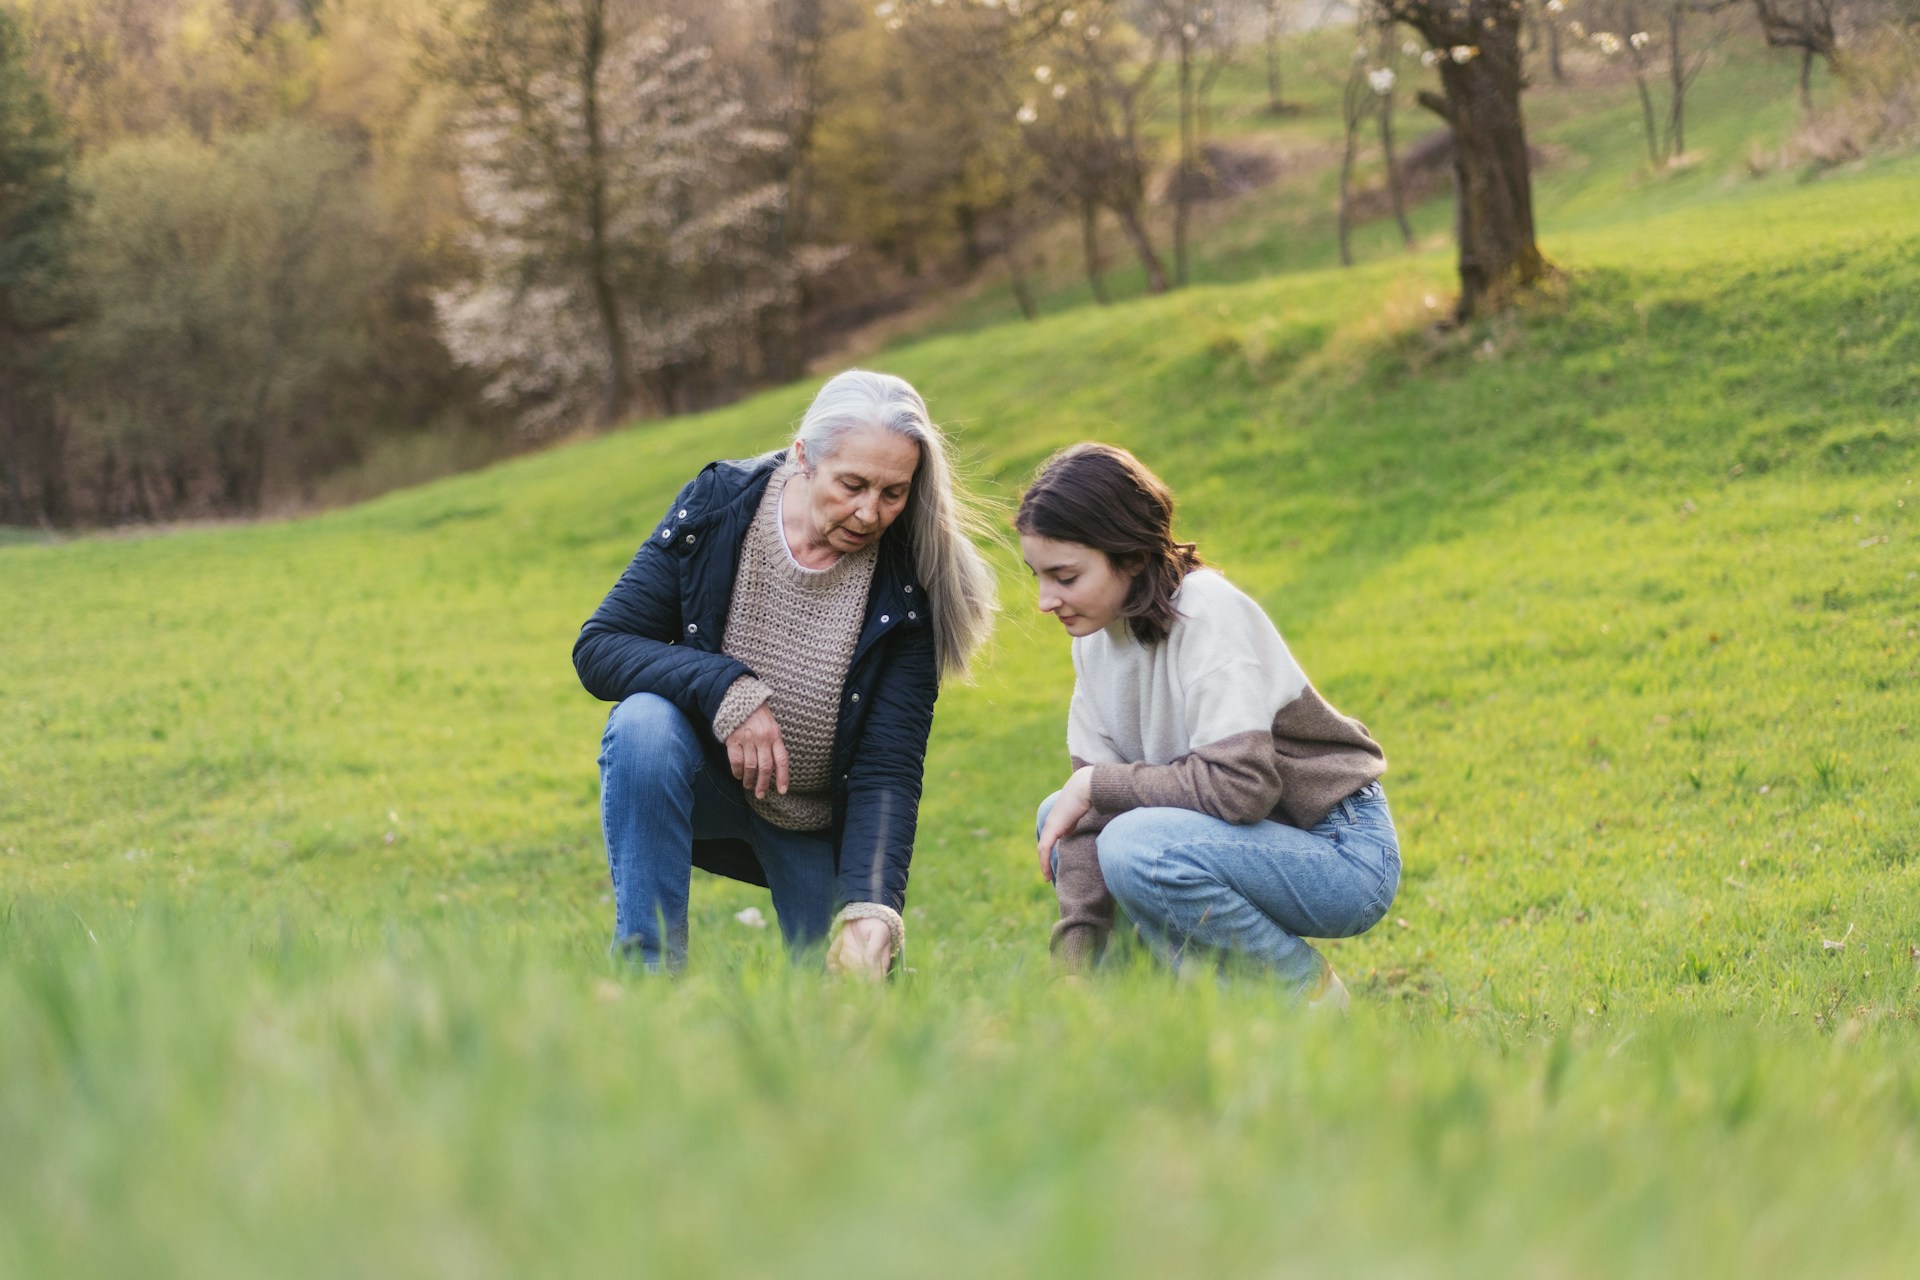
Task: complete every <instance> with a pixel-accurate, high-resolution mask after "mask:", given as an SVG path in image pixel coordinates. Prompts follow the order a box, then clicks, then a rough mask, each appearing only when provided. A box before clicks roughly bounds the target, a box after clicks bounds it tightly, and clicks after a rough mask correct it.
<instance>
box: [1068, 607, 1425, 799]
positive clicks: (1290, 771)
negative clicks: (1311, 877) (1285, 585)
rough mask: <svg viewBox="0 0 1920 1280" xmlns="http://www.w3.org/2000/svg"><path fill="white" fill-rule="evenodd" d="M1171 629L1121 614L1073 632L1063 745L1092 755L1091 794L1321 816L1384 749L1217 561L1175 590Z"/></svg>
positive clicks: (1381, 761) (1088, 761) (1371, 768)
mask: <svg viewBox="0 0 1920 1280" xmlns="http://www.w3.org/2000/svg"><path fill="white" fill-rule="evenodd" d="M1174 604H1175V606H1176V608H1177V609H1178V610H1179V614H1180V616H1179V618H1178V619H1177V620H1176V621H1175V622H1174V624H1173V628H1172V630H1171V632H1170V633H1169V634H1168V636H1167V638H1166V640H1165V641H1164V642H1162V643H1160V644H1156V645H1143V644H1141V643H1140V642H1139V641H1138V640H1136V639H1135V638H1134V637H1133V634H1132V632H1130V631H1129V630H1128V629H1127V625H1126V623H1125V621H1124V620H1121V621H1116V622H1115V623H1114V624H1113V625H1112V626H1109V627H1107V628H1106V629H1104V630H1102V631H1097V632H1095V633H1094V634H1092V635H1088V636H1081V637H1078V638H1077V639H1075V640H1074V642H1073V671H1074V686H1073V700H1072V703H1071V704H1070V706H1069V709H1068V713H1067V751H1068V753H1069V754H1070V755H1071V756H1072V757H1073V759H1074V763H1075V765H1076V766H1079V765H1092V766H1093V767H1094V769H1093V807H1094V809H1095V811H1096V812H1097V813H1100V814H1105V815H1112V814H1115V813H1121V812H1124V811H1126V810H1128V809H1138V808H1155V807H1165V808H1177V809H1193V810H1197V811H1199V812H1201V813H1209V814H1212V815H1213V816H1214V817H1217V818H1223V819H1225V820H1226V821H1228V822H1236V823H1250V822H1258V821H1261V820H1262V819H1265V818H1272V819H1273V820H1275V821H1277V822H1287V823H1290V824H1292V825H1293V826H1296V827H1311V826H1314V825H1315V824H1316V823H1318V822H1319V821H1320V820H1321V819H1322V818H1324V817H1326V816H1327V814H1328V813H1329V812H1330V811H1331V810H1332V809H1333V807H1334V806H1335V805H1336V804H1338V803H1340V801H1341V800H1343V799H1345V798H1346V797H1347V796H1349V795H1351V794H1353V792H1355V791H1357V790H1359V789H1360V788H1361V787H1363V786H1365V785H1366V784H1367V783H1369V782H1372V781H1373V780H1374V779H1376V778H1378V777H1379V776H1380V775H1381V774H1383V773H1384V772H1386V767H1387V762H1386V756H1385V753H1383V752H1382V751H1381V749H1380V747H1379V745H1378V744H1377V743H1375V742H1374V740H1373V739H1372V738H1371V737H1370V736H1368V734H1367V730H1366V726H1364V725H1362V724H1361V723H1360V722H1359V721H1358V720H1354V719H1351V718H1349V717H1347V716H1343V715H1341V714H1340V713H1339V712H1338V711H1335V710H1334V709H1333V708H1332V707H1331V706H1329V705H1328V704H1327V702H1326V700H1325V699H1324V698H1322V697H1321V696H1320V694H1319V692H1318V691H1317V690H1315V689H1314V687H1313V685H1312V683H1311V682H1310V681H1309V680H1308V679H1307V675H1306V672H1304V671H1302V670H1301V669H1300V664H1299V663H1297V662H1295V661H1294V659H1293V654H1292V653H1291V652H1289V651H1288V649H1287V644H1286V641H1284V640H1282V639H1281V638H1280V633H1279V631H1278V630H1276V629H1275V628H1274V625H1273V623H1272V621H1271V620H1269V619H1268V617H1267V615H1266V612H1265V611H1264V610H1262V609H1261V608H1260V606H1259V605H1258V604H1257V603H1255V602H1254V601H1253V600H1252V599H1251V598H1249V597H1248V596H1247V595H1246V594H1244V593H1243V592H1241V591H1240V590H1239V589H1238V588H1237V587H1235V586H1234V585H1233V584H1232V583H1230V582H1228V581H1227V580H1226V579H1225V578H1223V577H1221V576H1220V575H1219V574H1218V573H1215V572H1214V571H1212V570H1210V569H1196V570H1194V571H1193V572H1192V573H1189V574H1188V575H1187V577H1186V580H1185V581H1184V582H1183V583H1182V584H1181V586H1180V590H1179V591H1178V592H1177V593H1176V595H1175V597H1174Z"/></svg>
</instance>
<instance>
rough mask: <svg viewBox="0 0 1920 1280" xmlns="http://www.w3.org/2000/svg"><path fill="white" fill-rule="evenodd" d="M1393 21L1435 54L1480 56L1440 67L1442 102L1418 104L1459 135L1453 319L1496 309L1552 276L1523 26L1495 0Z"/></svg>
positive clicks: (1418, 10)
mask: <svg viewBox="0 0 1920 1280" xmlns="http://www.w3.org/2000/svg"><path fill="white" fill-rule="evenodd" d="M1395 15H1396V16H1397V17H1400V18H1401V19H1402V20H1403V21H1405V22H1407V23H1409V24H1410V25H1412V26H1413V27H1414V28H1415V29H1417V30H1418V31H1419V32H1420V33H1421V34H1422V35H1423V36H1425V37H1426V39H1427V43H1428V44H1430V45H1431V46H1433V47H1434V48H1435V49H1440V50H1447V49H1451V48H1455V47H1458V46H1467V47H1473V48H1477V49H1478V50H1479V52H1478V53H1477V54H1475V55H1473V56H1471V57H1469V58H1468V60H1467V61H1465V62H1456V61H1455V60H1454V59H1453V58H1451V57H1447V58H1443V59H1441V61H1440V64H1439V68H1440V83H1441V86H1442V88H1444V89H1445V91H1446V96H1445V97H1444V98H1442V97H1439V96H1436V95H1435V94H1432V93H1430V92H1425V91H1423V92H1422V93H1421V94H1420V103H1421V105H1422V106H1425V107H1426V108H1428V109H1429V110H1431V111H1433V112H1435V113H1436V114H1438V115H1439V116H1440V117H1441V118H1442V119H1444V120H1445V121H1446V122H1447V123H1448V125H1449V126H1451V128H1452V130H1453V171H1454V186H1455V192H1456V194H1455V199H1456V201H1457V207H1456V210H1455V224H1456V226H1457V227H1458V229H1459V238H1460V264H1459V269H1460V300H1459V302H1458V303H1457V304H1456V305H1455V308H1454V318H1455V319H1456V320H1465V319H1467V318H1468V317H1469V316H1472V315H1475V314H1477V313H1479V312H1481V311H1484V310H1488V309H1497V308H1499V307H1500V306H1502V305H1503V304H1504V303H1505V302H1506V300H1507V299H1508V298H1509V297H1510V296H1511V295H1512V293H1513V292H1514V290H1516V289H1518V288H1520V287H1522V286H1525V285H1528V284H1531V283H1533V282H1534V281H1536V280H1538V279H1540V278H1541V277H1542V276H1544V275H1545V274H1546V273H1547V270H1548V267H1547V261H1546V259H1545V258H1544V257H1542V256H1541V253H1540V248H1539V245H1538V244H1537V243H1536V241H1535V239H1534V229H1533V180H1532V175H1531V172H1530V169H1529V161H1528V157H1527V131H1526V123H1525V121H1524V120H1523V119H1522V117H1521V112H1520V90H1521V88H1522V87H1523V84H1524V82H1523V80H1522V77H1521V74H1520V20H1519V16H1518V13H1517V10H1516V8H1514V7H1510V6H1509V5H1507V4H1504V3H1497V2H1496V0H1469V3H1468V4H1467V5H1465V6H1463V7H1462V8H1459V9H1455V8H1452V7H1451V6H1448V5H1445V4H1444V3H1433V2H1431V0H1421V2H1420V3H1417V4H1414V3H1408V4H1403V5H1401V6H1399V7H1397V8H1396V11H1395Z"/></svg>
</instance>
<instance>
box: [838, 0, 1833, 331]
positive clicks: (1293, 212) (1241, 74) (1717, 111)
mask: <svg viewBox="0 0 1920 1280" xmlns="http://www.w3.org/2000/svg"><path fill="white" fill-rule="evenodd" d="M1732 20H1733V21H1734V22H1735V24H1736V25H1738V24H1740V23H1743V22H1744V21H1746V19H1745V17H1744V15H1741V14H1735V15H1734V16H1733V19H1732ZM1352 49H1353V35H1352V32H1351V31H1350V30H1348V29H1346V28H1332V29H1326V30H1322V31H1318V32H1315V33H1312V34H1310V35H1306V36H1303V37H1299V38H1298V39H1297V40H1295V41H1294V42H1293V43H1292V45H1291V47H1290V50H1289V53H1288V55H1287V57H1286V58H1285V60H1284V63H1283V65H1284V67H1285V86H1286V89H1285V92H1286V98H1287V101H1288V103H1289V104H1290V106H1292V107H1293V108H1294V109H1293V110H1292V111H1291V112H1289V113H1288V114H1285V115H1281V116H1275V115H1273V114H1271V113H1270V112H1269V111H1268V110H1267V99H1266V82H1265V76H1264V71H1262V70H1259V69H1257V68H1256V67H1255V66H1253V65H1251V64H1250V65H1249V66H1247V67H1244V68H1235V69H1232V70H1230V71H1229V72H1228V73H1227V74H1225V75H1223V76H1222V77H1221V79H1220V81H1219V83H1218V85H1217V86H1216V88H1215V91H1214V102H1215V111H1214V113H1213V115H1214V120H1213V127H1212V129H1211V132H1210V136H1211V138H1212V139H1213V141H1214V142H1216V143H1218V144H1221V145H1224V146H1226V147H1228V148H1231V149H1233V150H1235V151H1238V152H1258V153H1264V154H1266V155H1268V156H1270V157H1272V158H1273V160H1274V163H1275V167H1276V176H1275V178H1274V180H1273V182H1272V183H1270V184H1269V185H1267V186H1265V187H1262V188H1261V189H1259V190H1257V191H1254V192H1251V193H1248V194H1243V195H1239V196H1236V197H1233V198H1231V199H1227V200H1222V201H1218V202H1212V203H1203V204H1200V205H1198V206H1196V210H1195V223H1194V232H1193V237H1194V243H1193V249H1192V254H1193V256H1192V277H1193V279H1194V280H1195V281H1198V282H1201V283H1209V284H1218V283H1235V282H1240V281H1245V280H1252V279H1257V278H1260V277H1264V276H1267V275H1272V274H1276V273H1279V272H1289V271H1309V270H1318V269H1322V268H1328V267H1333V266H1335V265H1337V264H1338V263H1339V261H1340V256H1339V220H1338V209H1339V163H1340V151H1341V146H1342V141H1343V139H1342V123H1341V117H1340V112H1341V106H1340V99H1341V93H1342V87H1343V85H1344V82H1345V79H1346V76H1347V73H1348V68H1349V67H1350V66H1351V55H1352ZM1566 69H1567V79H1566V80H1565V81H1563V82H1555V81H1554V80H1553V79H1552V78H1551V77H1550V76H1549V75H1548V73H1547V70H1546V67H1545V65H1544V61H1542V62H1541V64H1540V65H1539V66H1537V67H1536V68H1535V69H1534V72H1533V81H1534V83H1533V85H1532V87H1531V88H1530V89H1529V90H1528V92H1527V93H1526V95H1525V97H1524V100H1523V105H1524V110H1525V113H1526V118H1527V130H1528V137H1529V139H1530V140H1531V141H1532V143H1533V145H1534V147H1535V149H1536V151H1537V153H1538V157H1537V164H1536V168H1535V172H1534V174H1533V186H1534V204H1535V210H1536V214H1537V220H1538V225H1539V226H1540V228H1541V234H1542V236H1543V242H1544V246H1545V248H1546V250H1547V252H1548V253H1549V254H1550V255H1551V254H1557V253H1559V252H1561V251H1562V248H1563V242H1562V239H1561V237H1563V236H1564V235H1566V234H1567V233H1569V232H1577V231H1583V230H1589V229H1593V228H1595V227H1601V226H1606V225H1609V224H1613V223H1617V222H1620V221H1622V220H1626V221H1629V222H1637V221H1639V220H1641V219H1644V218H1646V217H1648V216H1649V215H1652V214H1656V213H1662V212H1669V211H1673V210H1678V209H1682V208H1688V207H1701V206H1706V205H1719V206H1725V207H1726V210H1725V216H1729V217H1738V216H1740V214H1739V213H1738V208H1739V207H1740V206H1741V204H1742V203H1743V202H1744V201H1745V200H1747V199H1749V198H1751V197H1756V196H1757V197H1766V196H1771V195H1774V194H1777V193H1779V192H1780V191H1782V190H1783V189H1786V188H1790V187H1791V186H1792V185H1794V184H1795V183H1796V182H1799V181H1802V180H1804V177H1805V174H1804V172H1803V171H1802V170H1800V169H1799V168H1797V167H1796V166H1792V165H1783V164H1781V163H1780V158H1781V153H1782V150H1783V148H1782V143H1783V141H1784V140H1785V139H1787V138H1788V137H1790V136H1791V135H1792V133H1793V130H1794V128H1795V125H1796V123H1797V121H1798V112H1799V105H1798V102H1797V100H1796V97H1795V94H1796V89H1795V82H1794V78H1795V75H1796V69H1795V65H1794V62H1793V59H1792V57H1791V56H1790V55H1789V54H1788V53H1786V52H1784V51H1782V50H1777V49H1768V48H1766V47H1765V46H1764V44H1763V42H1762V41H1761V39H1760V37H1759V35H1758V33H1757V32H1753V31H1746V30H1744V29H1743V30H1742V31H1741V32H1740V34H1738V35H1736V36H1734V37H1733V38H1731V39H1729V40H1727V41H1726V42H1725V43H1723V44H1722V45H1720V46H1719V47H1718V48H1717V49H1716V50H1715V51H1714V52H1713V54H1712V55H1711V56H1710V57H1709V59H1708V62H1707V65H1706V68H1705V69H1704V70H1703V71H1702V72H1701V74H1700V77H1699V80H1698V81H1697V83H1696V84H1695V85H1694V87H1693V89H1692V91H1691V92H1690V93H1689V94H1688V97H1687V122H1688V123H1687V131H1686V136H1687V154H1686V156H1685V157H1684V158H1683V162H1682V163H1681V164H1678V165H1676V166H1674V167H1672V168H1670V169H1666V170H1660V171H1655V170H1654V169H1653V168H1652V167H1651V166H1650V165H1649V164H1648V160H1647V152H1646V142H1645V140H1644V133H1643V127H1642V124H1641V111H1640V101H1639V97H1638V95H1637V94H1636V92H1635V89H1634V85H1633V81H1632V79H1631V78H1630V77H1629V76H1628V74H1627V73H1626V68H1625V67H1624V66H1622V65H1620V64H1619V63H1617V62H1614V63H1609V62H1608V61H1607V60H1605V59H1603V58H1601V57H1600V56H1599V55H1598V54H1595V53H1592V52H1590V51H1576V50H1573V49H1572V46H1571V45H1570V46H1569V53H1568V55H1567V58H1566ZM1400 75H1401V77H1402V82H1401V87H1400V92H1399V95H1398V97H1397V98H1396V103H1397V106H1396V110H1395V116H1394V118H1395V121H1396V124H1395V131H1396V136H1397V137H1398V139H1399V142H1398V145H1399V146H1400V147H1401V148H1402V149H1403V150H1404V149H1405V148H1407V147H1409V146H1410V145H1412V144H1414V143H1416V142H1417V141H1418V140H1419V139H1421V138H1422V137H1423V136H1425V135H1427V134H1429V133H1432V132H1435V131H1437V130H1438V128H1439V127H1440V126H1439V122H1438V121H1437V119H1436V118H1435V117H1434V116H1432V115H1431V114H1430V113H1428V112H1427V111H1425V110H1424V109H1422V108H1420V107H1418V106H1416V105H1415V104H1414V102H1413V91H1414V90H1415V89H1417V88H1420V87H1423V86H1424V87H1429V88H1433V89H1436V90H1437V89H1438V80H1437V76H1436V74H1435V73H1434V72H1431V71H1423V70H1422V69H1421V68H1420V67H1419V66H1418V64H1417V62H1416V61H1415V60H1412V59H1403V61H1402V65H1401V67H1400ZM1815 85H1816V93H1817V98H1816V101H1817V102H1818V103H1820V104H1822V105H1826V104H1830V103H1832V102H1833V101H1834V100H1835V98H1836V96H1837V94H1838V92H1839V89H1838V87H1837V86H1835V85H1834V84H1832V83H1831V82H1829V81H1828V80H1827V78H1826V76H1825V74H1824V73H1820V74H1819V75H1817V76H1816V79H1815ZM1654 89H1655V93H1656V105H1657V109H1658V110H1659V111H1660V112H1664V111H1665V110H1666V91H1665V88H1664V87H1663V86H1662V85H1660V84H1655V85H1654ZM1161 114H1162V116H1164V117H1166V118H1163V119H1160V120H1158V121H1157V125H1158V132H1159V133H1161V134H1162V135H1169V136H1165V137H1163V140H1162V145H1161V154H1162V156H1163V158H1168V162H1169V163H1171V160H1170V157H1171V156H1172V154H1173V151H1172V147H1173V143H1172V141H1171V137H1170V135H1171V133H1172V130H1173V121H1172V119H1171V117H1170V115H1168V112H1167V110H1166V108H1165V106H1164V105H1163V110H1162V113H1161ZM1362 144H1363V145H1362V150H1361V153H1360V156H1359V166H1358V169H1357V171H1356V178H1355V181H1356V184H1357V185H1358V186H1359V187H1360V188H1363V189H1364V188H1369V187H1371V188H1376V189H1378V188H1382V187H1383V184H1384V182H1385V177H1384V171H1383V166H1382V160H1381V156H1380V152H1379V149H1378V146H1377V139H1376V136H1375V135H1374V133H1373V132H1372V131H1371V130H1369V131H1367V132H1366V133H1365V134H1364V135H1363V138H1362ZM1452 218H1453V205H1452V199H1451V196H1450V194H1449V192H1448V191H1447V190H1446V189H1445V187H1444V185H1442V186H1441V187H1440V188H1439V189H1437V190H1435V191H1434V192H1433V193H1432V194H1431V195H1430V196H1428V198H1426V199H1425V200H1422V201H1417V202H1416V203H1415V204H1414V205H1413V207H1412V208H1411V209H1410V211H1409V220H1410V221H1411V223H1412V224H1413V228H1414V231H1415V234H1416V236H1417V237H1418V238H1419V243H1420V245H1421V246H1422V247H1423V248H1427V249H1432V248H1438V247H1442V246H1444V245H1445V244H1446V243H1447V238H1448V237H1449V236H1450V235H1451V233H1452V226H1453V223H1452ZM1171 220H1172V211H1171V209H1170V208H1167V207H1159V208H1158V209H1157V210H1156V221H1157V224H1158V225H1157V231H1156V236H1157V243H1158V244H1159V246H1160V249H1161V251H1162V252H1163V253H1164V254H1166V255H1167V256H1168V265H1169V270H1171V254H1172V229H1171ZM1102 247H1103V253H1104V255H1105V257H1106V260H1107V262H1108V263H1109V264H1110V268H1109V271H1108V272H1107V277H1106V282H1107V287H1108V290H1109V292H1110V293H1111V294H1112V296H1114V297H1116V298H1131V297H1137V296H1140V295H1141V294H1143V293H1144V292H1145V277H1144V275H1143V274H1142V272H1141V270H1140V268H1139V267H1138V266H1137V265H1135V259H1134V257H1133V254H1132V252H1131V250H1130V249H1128V248H1127V246H1126V245H1125V244H1123V243H1122V241H1121V238H1120V234H1119V231H1118V229H1117V228H1116V227H1113V226H1111V225H1107V226H1106V227H1105V231H1104V234H1103V246H1102ZM1352 247H1353V253H1354V256H1355V258H1356V260H1357V261H1360V262H1378V261H1388V260H1394V259H1404V256H1405V253H1406V250H1405V248H1404V247H1403V246H1402V244H1401V240H1400V235H1399V231H1398V229H1397V228H1396V227H1395V225H1394V223H1393V220H1392V219H1391V218H1390V217H1386V216H1384V215H1383V216H1380V217H1377V218H1372V219H1369V220H1365V221H1362V222H1360V223H1358V224H1357V225H1356V226H1355V227H1354V229H1353V246H1352ZM1027 254H1028V256H1029V257H1030V258H1032V259H1034V260H1035V261H1036V264H1037V271H1036V276H1035V279H1034V281H1033V288H1034V292H1035V294H1036V296H1037V298H1038V302H1039V306H1040V310H1041V311H1042V312H1043V313H1044V314H1054V313H1057V312H1059V311H1062V310H1065V309H1068V308H1072V307H1079V306H1089V305H1092V303H1093V295H1092V292H1091V290H1090V288H1089V286H1088V285H1087V283H1086V279H1085V269H1084V263H1083V257H1082V253H1081V249H1080V240H1079V227H1078V225H1077V223H1076V224H1074V225H1071V226H1068V225H1062V226H1060V227H1056V228H1053V229H1051V230H1048V231H1045V232H1043V233H1041V234H1039V235H1037V236H1036V237H1034V239H1033V241H1032V243H1031V244H1030V245H1028V247H1027ZM1019 314H1020V312H1019V309H1018V307H1017V305H1016V303H1015V300H1014V296H1013V292H1012V289H1011V287H1010V286H1009V285H1008V283H1007V281H1006V279H1005V278H1004V273H1002V272H988V273H986V274H984V275H983V276H982V277H981V278H980V279H978V280H976V281H974V282H972V283H971V284H969V285H967V286H965V287H963V288H962V289H959V290H957V291H953V292H951V293H942V292H938V291H935V292H933V293H931V294H930V295H929V297H928V300H927V302H926V305H925V306H924V307H923V308H922V309H921V310H919V311H918V312H916V313H914V314H912V315H909V316H906V317H900V318H895V319H893V320H890V321H887V322H884V323H883V324H882V325H881V326H879V330H880V331H881V332H884V333H887V334H889V335H892V336H894V337H896V338H897V337H899V336H902V335H926V334H930V333H935V332H941V333H949V332H959V331H965V330H971V329H976V328H979V327H981V326H983V325H987V324H995V323H1001V322H1005V321H1009V320H1014V319H1017V318H1018V317H1019ZM870 336H871V335H870Z"/></svg>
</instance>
